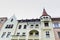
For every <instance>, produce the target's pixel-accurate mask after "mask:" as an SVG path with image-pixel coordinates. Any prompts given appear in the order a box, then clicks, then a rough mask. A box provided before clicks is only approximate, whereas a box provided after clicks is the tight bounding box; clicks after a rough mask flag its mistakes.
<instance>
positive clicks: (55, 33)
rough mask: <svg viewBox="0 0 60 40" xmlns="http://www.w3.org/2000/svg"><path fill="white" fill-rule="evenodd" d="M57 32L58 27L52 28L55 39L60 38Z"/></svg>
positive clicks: (58, 30)
mask: <svg viewBox="0 0 60 40" xmlns="http://www.w3.org/2000/svg"><path fill="white" fill-rule="evenodd" d="M58 32H60V29H59V28H54V35H55V40H60V38H59V36H58Z"/></svg>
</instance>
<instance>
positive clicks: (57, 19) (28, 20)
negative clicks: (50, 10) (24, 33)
mask: <svg viewBox="0 0 60 40" xmlns="http://www.w3.org/2000/svg"><path fill="white" fill-rule="evenodd" d="M51 20H52V21H60V18H51ZM17 21H18V22H40V19H26V20H23V19H22V20H17Z"/></svg>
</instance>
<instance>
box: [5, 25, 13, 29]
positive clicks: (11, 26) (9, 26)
mask: <svg viewBox="0 0 60 40" xmlns="http://www.w3.org/2000/svg"><path fill="white" fill-rule="evenodd" d="M5 28H13V24H10V25H6V27H5Z"/></svg>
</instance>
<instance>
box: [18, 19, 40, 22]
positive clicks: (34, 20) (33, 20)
mask: <svg viewBox="0 0 60 40" xmlns="http://www.w3.org/2000/svg"><path fill="white" fill-rule="evenodd" d="M39 21H40V19H26V20H18V22H39Z"/></svg>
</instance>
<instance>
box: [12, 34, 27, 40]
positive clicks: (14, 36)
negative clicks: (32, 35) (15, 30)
mask: <svg viewBox="0 0 60 40" xmlns="http://www.w3.org/2000/svg"><path fill="white" fill-rule="evenodd" d="M14 39H15V40H18V39H26V36H25V35H24V36H23V35H20V36H17V35H12V40H14Z"/></svg>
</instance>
